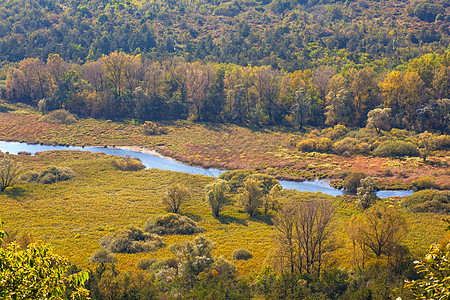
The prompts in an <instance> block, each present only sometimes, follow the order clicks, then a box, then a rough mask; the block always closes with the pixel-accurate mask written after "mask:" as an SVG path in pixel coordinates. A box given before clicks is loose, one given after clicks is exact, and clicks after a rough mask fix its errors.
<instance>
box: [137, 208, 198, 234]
mask: <svg viewBox="0 0 450 300" xmlns="http://www.w3.org/2000/svg"><path fill="white" fill-rule="evenodd" d="M144 231H146V232H149V233H155V234H159V235H168V234H182V235H186V234H195V233H200V232H204V231H205V228H203V227H201V226H198V225H197V223H195V222H194V221H193V220H192V219H191V218H188V217H186V216H180V215H178V214H174V213H168V214H165V215H162V216H160V217H158V218H157V219H156V220H155V221H154V222H153V221H152V220H148V221H147V222H146V223H145V225H144Z"/></svg>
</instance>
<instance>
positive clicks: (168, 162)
mask: <svg viewBox="0 0 450 300" xmlns="http://www.w3.org/2000/svg"><path fill="white" fill-rule="evenodd" d="M0 150H1V151H3V152H9V153H11V154H18V153H19V152H21V151H24V152H29V153H31V154H35V153H36V152H42V151H53V150H80V151H90V152H103V153H105V154H108V155H114V156H121V157H125V156H127V155H129V156H131V157H133V158H139V159H140V160H141V162H142V164H143V165H144V166H145V167H147V168H155V169H160V170H170V171H176V172H184V173H189V174H199V175H206V176H211V177H219V175H220V174H222V173H223V172H225V171H226V170H219V169H214V168H209V169H207V168H201V167H196V166H190V165H188V164H183V163H180V162H178V161H175V160H173V159H171V158H168V157H163V156H161V155H157V154H154V153H148V152H145V151H142V152H139V151H133V150H129V149H124V148H111V147H108V148H104V147H72V146H69V147H65V146H49V145H39V144H25V143H18V142H4V141H0ZM279 182H280V184H281V186H282V187H283V188H284V189H295V190H297V191H301V192H322V193H324V194H328V195H332V196H342V195H344V192H343V191H342V190H338V189H335V188H333V187H331V186H330V184H329V183H328V182H327V181H326V180H314V181H302V182H297V181H287V180H279ZM412 193H413V191H401V190H400V191H389V190H384V191H378V192H377V195H378V197H380V198H387V197H395V196H407V195H411V194H412Z"/></svg>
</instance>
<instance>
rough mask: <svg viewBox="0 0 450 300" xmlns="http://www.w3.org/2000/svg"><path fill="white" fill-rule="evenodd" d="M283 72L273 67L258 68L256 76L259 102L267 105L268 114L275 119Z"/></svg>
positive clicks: (264, 105)
mask: <svg viewBox="0 0 450 300" xmlns="http://www.w3.org/2000/svg"><path fill="white" fill-rule="evenodd" d="M280 80H281V73H280V72H279V71H278V70H275V69H272V67H261V68H258V70H257V72H256V76H255V82H254V87H255V89H256V92H257V94H258V98H259V103H260V105H261V106H262V107H265V111H266V112H267V116H268V117H269V120H270V121H271V122H273V121H274V117H275V111H276V109H277V99H278V95H279V93H280Z"/></svg>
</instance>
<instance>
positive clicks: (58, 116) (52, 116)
mask: <svg viewBox="0 0 450 300" xmlns="http://www.w3.org/2000/svg"><path fill="white" fill-rule="evenodd" d="M41 121H43V122H47V123H55V124H66V125H68V124H72V123H76V122H77V119H76V118H75V116H74V115H72V114H71V113H70V112H68V111H67V110H64V109H58V110H54V111H52V112H50V113H49V114H47V115H45V116H43V117H42V118H41Z"/></svg>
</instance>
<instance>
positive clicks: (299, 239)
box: [274, 199, 334, 276]
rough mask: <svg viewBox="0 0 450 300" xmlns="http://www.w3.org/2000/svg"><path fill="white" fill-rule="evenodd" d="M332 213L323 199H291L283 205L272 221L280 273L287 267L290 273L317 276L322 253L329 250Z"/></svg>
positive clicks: (327, 202) (329, 205) (331, 209)
mask: <svg viewBox="0 0 450 300" xmlns="http://www.w3.org/2000/svg"><path fill="white" fill-rule="evenodd" d="M333 214H334V213H333V208H332V205H331V203H330V202H329V201H326V200H316V199H314V200H310V201H304V202H300V203H297V202H295V201H293V200H291V201H289V202H287V203H286V204H285V205H284V206H283V208H282V209H281V210H280V211H279V212H278V213H277V215H276V216H275V218H274V224H275V230H276V234H275V241H276V243H277V245H278V248H279V249H280V252H279V257H278V261H279V262H280V263H281V269H282V271H284V270H286V267H287V270H289V272H291V273H294V272H296V273H302V272H306V273H308V274H311V275H317V276H319V275H320V273H321V269H322V263H323V261H322V258H323V254H324V253H325V252H327V251H328V250H329V248H327V242H328V241H329V238H330V234H331V231H330V227H329V225H330V222H331V220H332V217H333ZM284 265H286V267H285V266H284Z"/></svg>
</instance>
